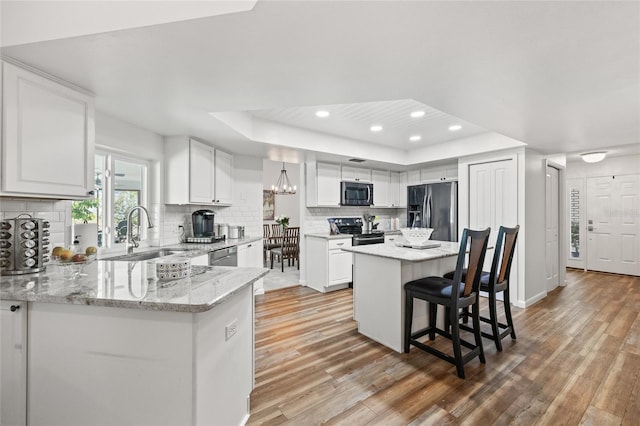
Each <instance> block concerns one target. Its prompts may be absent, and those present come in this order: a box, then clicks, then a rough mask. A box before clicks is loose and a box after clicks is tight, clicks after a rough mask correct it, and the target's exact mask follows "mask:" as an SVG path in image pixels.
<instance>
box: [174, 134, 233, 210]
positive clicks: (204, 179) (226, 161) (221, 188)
mask: <svg viewBox="0 0 640 426" xmlns="http://www.w3.org/2000/svg"><path fill="white" fill-rule="evenodd" d="M164 156H165V162H166V170H165V203H166V204H204V205H230V204H231V202H232V195H233V190H232V187H233V186H232V185H233V180H232V174H233V156H231V155H230V154H227V153H225V152H222V151H219V150H217V149H215V148H213V147H212V146H210V145H207V144H204V143H202V142H199V141H197V140H194V139H190V138H188V137H186V136H173V137H170V138H166V140H165V146H164Z"/></svg>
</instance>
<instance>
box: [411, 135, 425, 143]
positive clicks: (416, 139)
mask: <svg viewBox="0 0 640 426" xmlns="http://www.w3.org/2000/svg"><path fill="white" fill-rule="evenodd" d="M420 139H422V136H420V135H413V136H411V137H410V138H409V140H410V141H411V142H418V141H419V140H420Z"/></svg>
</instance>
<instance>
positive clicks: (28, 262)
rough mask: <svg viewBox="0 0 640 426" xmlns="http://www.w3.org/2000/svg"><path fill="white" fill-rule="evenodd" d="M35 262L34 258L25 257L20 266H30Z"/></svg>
mask: <svg viewBox="0 0 640 426" xmlns="http://www.w3.org/2000/svg"><path fill="white" fill-rule="evenodd" d="M35 264H36V260H35V259H33V258H29V259H26V260H25V261H23V262H22V266H24V267H25V268H31V267H32V266H33V265H35Z"/></svg>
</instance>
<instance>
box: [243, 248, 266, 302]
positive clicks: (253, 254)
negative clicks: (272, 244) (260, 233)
mask: <svg viewBox="0 0 640 426" xmlns="http://www.w3.org/2000/svg"><path fill="white" fill-rule="evenodd" d="M238 266H242V267H250V268H262V267H263V263H262V240H259V241H254V242H252V243H248V244H241V245H238ZM253 288H254V291H255V294H256V295H259V294H264V282H263V278H260V279H259V280H258V281H256V282H255V283H254V284H253Z"/></svg>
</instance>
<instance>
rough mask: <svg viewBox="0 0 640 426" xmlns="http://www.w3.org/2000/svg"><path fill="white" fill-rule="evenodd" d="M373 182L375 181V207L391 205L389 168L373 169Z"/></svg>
mask: <svg viewBox="0 0 640 426" xmlns="http://www.w3.org/2000/svg"><path fill="white" fill-rule="evenodd" d="M371 182H372V183H373V207H389V206H390V205H391V201H390V199H389V192H390V191H389V186H390V185H391V178H390V174H389V171H388V170H372V171H371Z"/></svg>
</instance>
